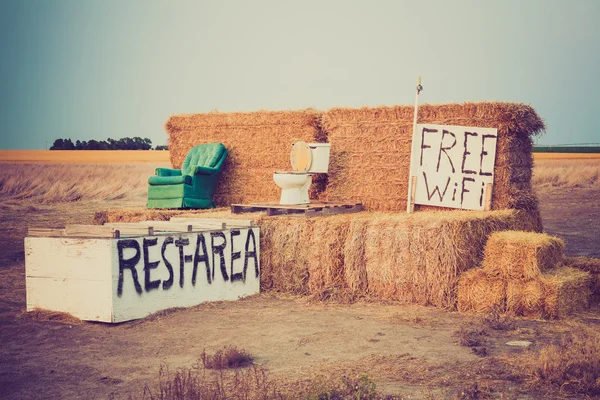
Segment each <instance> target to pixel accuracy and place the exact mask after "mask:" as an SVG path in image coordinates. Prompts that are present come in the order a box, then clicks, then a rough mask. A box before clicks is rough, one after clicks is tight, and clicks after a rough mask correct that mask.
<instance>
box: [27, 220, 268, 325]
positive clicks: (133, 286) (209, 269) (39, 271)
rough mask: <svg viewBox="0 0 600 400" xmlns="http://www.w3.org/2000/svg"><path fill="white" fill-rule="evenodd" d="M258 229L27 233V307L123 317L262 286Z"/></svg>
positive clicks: (102, 317) (89, 316)
mask: <svg viewBox="0 0 600 400" xmlns="http://www.w3.org/2000/svg"><path fill="white" fill-rule="evenodd" d="M259 245H260V237H259V228H258V227H253V228H241V229H229V230H218V231H208V232H190V233H171V234H169V233H165V234H158V235H153V236H138V237H121V238H118V239H116V238H115V239H112V238H50V237H27V238H25V249H26V282H27V309H28V310H29V311H30V310H32V309H34V308H43V309H49V310H54V311H62V312H68V313H70V314H72V315H74V316H76V317H78V318H81V319H85V320H92V321H103V322H122V321H128V320H131V319H136V318H143V317H145V316H147V315H149V314H152V313H154V312H156V311H159V310H163V309H167V308H172V307H189V306H193V305H196V304H200V303H202V302H205V301H216V300H236V299H238V298H240V297H244V296H249V295H252V294H255V293H258V292H259V290H260V248H259Z"/></svg>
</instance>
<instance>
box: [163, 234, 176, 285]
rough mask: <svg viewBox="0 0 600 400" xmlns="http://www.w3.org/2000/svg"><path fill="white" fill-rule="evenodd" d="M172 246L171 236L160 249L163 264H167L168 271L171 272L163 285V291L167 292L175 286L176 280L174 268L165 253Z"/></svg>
mask: <svg viewBox="0 0 600 400" xmlns="http://www.w3.org/2000/svg"><path fill="white" fill-rule="evenodd" d="M170 244H173V238H172V237H171V236H169V237H167V238H166V239H165V241H164V242H163V244H162V246H161V248H160V255H161V257H162V260H163V262H164V263H165V266H166V267H167V270H168V271H169V279H167V280H166V281H163V283H162V288H163V290H167V289H169V288H170V287H171V286H173V279H174V276H173V275H174V274H173V266H172V265H171V263H170V262H169V260H167V257H165V251H167V246H168V245H170Z"/></svg>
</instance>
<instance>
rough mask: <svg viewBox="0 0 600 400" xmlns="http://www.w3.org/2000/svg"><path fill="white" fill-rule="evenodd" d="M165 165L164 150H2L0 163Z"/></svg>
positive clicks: (166, 155)
mask: <svg viewBox="0 0 600 400" xmlns="http://www.w3.org/2000/svg"><path fill="white" fill-rule="evenodd" d="M141 162H149V163H163V162H169V152H168V151H163V150H0V163H78V164H82V163H84V164H95V163H102V164H112V163H132V164H133V163H141Z"/></svg>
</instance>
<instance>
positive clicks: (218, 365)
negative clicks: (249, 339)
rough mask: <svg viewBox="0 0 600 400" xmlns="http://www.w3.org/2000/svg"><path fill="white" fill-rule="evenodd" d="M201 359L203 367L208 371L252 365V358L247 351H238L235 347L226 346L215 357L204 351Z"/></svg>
mask: <svg viewBox="0 0 600 400" xmlns="http://www.w3.org/2000/svg"><path fill="white" fill-rule="evenodd" d="M200 358H201V360H202V365H203V366H204V368H207V369H218V370H221V369H231V368H243V367H247V366H250V365H252V356H251V355H250V354H248V353H247V352H246V350H244V349H241V350H238V348H237V347H235V346H225V347H223V348H222V349H219V350H217V351H216V352H215V354H213V355H210V354H206V351H203V352H202V354H201V356H200Z"/></svg>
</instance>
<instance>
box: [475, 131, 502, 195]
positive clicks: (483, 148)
mask: <svg viewBox="0 0 600 400" xmlns="http://www.w3.org/2000/svg"><path fill="white" fill-rule="evenodd" d="M497 138H498V137H497V136H496V135H482V136H481V156H480V157H479V175H483V176H492V172H491V171H486V172H484V171H483V158H484V157H485V156H487V155H488V154H489V153H488V152H487V150H486V149H485V140H486V139H494V141H496V139H497ZM494 146H496V144H495V143H494ZM493 165H494V164H493V163H492V166H493ZM480 203H481V204H483V203H482V202H480Z"/></svg>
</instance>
